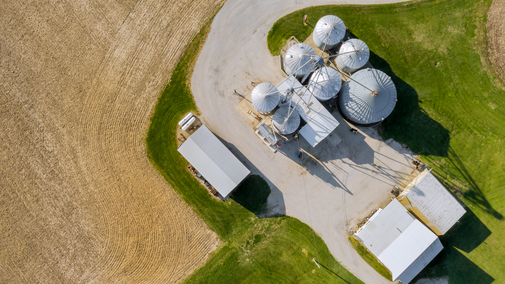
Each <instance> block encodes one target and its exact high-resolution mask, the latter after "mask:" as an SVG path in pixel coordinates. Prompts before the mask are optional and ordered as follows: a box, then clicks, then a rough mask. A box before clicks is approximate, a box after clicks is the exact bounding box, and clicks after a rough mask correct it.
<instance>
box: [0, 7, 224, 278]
mask: <svg viewBox="0 0 505 284" xmlns="http://www.w3.org/2000/svg"><path fill="white" fill-rule="evenodd" d="M222 2H223V0H212V1H204V0H197V1H191V0H182V1H174V0H172V1H158V0H145V1H134V0H131V1H119V2H117V1H108V0H89V1H84V0H76V1H75V0H74V1H69V0H66V1H58V2H55V1H47V0H42V1H2V4H1V7H2V8H1V9H0V125H1V126H2V131H0V188H1V190H0V283H79V282H99V283H140V282H143V283H167V282H170V283H171V282H177V281H178V280H180V279H181V278H182V277H184V276H185V275H187V274H188V273H191V272H192V271H193V270H194V269H195V268H196V267H197V266H198V265H200V264H201V263H202V262H203V261H204V260H205V259H206V258H207V256H208V255H209V253H210V252H211V251H213V250H214V248H215V247H216V245H217V242H218V240H217V237H216V235H215V234H214V233H213V232H212V231H210V230H209V229H208V228H207V226H206V225H205V224H204V223H203V221H202V220H201V219H199V218H198V216H197V215H196V214H195V213H194V212H193V210H192V209H191V208H190V207H189V206H188V205H187V204H186V203H184V201H183V200H182V199H181V198H180V197H179V196H178V195H177V193H175V192H174V191H173V190H172V189H171V188H170V187H169V186H168V185H167V183H166V181H165V180H164V179H163V177H161V176H160V175H159V174H158V173H157V172H156V170H154V169H153V167H152V166H151V165H150V162H149V160H148V159H147V157H146V146H145V142H144V141H145V135H146V132H147V128H148V125H149V118H150V113H151V110H152V109H153V107H154V105H155V104H156V101H157V98H158V96H159V94H160V92H161V90H162V89H163V86H164V84H165V83H166V82H167V81H168V79H169V78H170V74H171V72H172V70H173V69H174V67H175V65H176V63H177V61H178V60H179V58H180V57H181V56H182V53H183V51H184V49H185V47H186V46H187V45H188V44H189V42H190V41H191V39H192V37H193V36H194V35H195V34H196V33H197V32H198V31H199V29H200V27H201V26H202V25H203V23H204V22H205V21H206V20H207V19H208V18H209V17H210V16H211V15H212V14H213V12H214V11H215V10H216V9H217V8H218V7H219V5H221V4H222ZM174 139H175V138H174Z"/></svg>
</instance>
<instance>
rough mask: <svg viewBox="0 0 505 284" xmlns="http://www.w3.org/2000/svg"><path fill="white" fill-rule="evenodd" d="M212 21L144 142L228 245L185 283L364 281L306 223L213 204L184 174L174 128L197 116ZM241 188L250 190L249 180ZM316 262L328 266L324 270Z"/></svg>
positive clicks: (181, 66) (181, 63)
mask: <svg viewBox="0 0 505 284" xmlns="http://www.w3.org/2000/svg"><path fill="white" fill-rule="evenodd" d="M211 23H212V19H211V20H210V21H209V22H208V23H206V24H205V25H204V26H203V27H202V29H201V31H200V32H199V33H198V34H197V35H196V37H195V38H194V40H193V41H192V42H191V44H190V45H189V46H188V48H187V50H186V52H185V54H184V56H183V57H182V59H181V60H180V61H179V63H178V64H177V67H176V68H175V69H174V72H173V74H172V77H171V79H170V82H169V83H168V84H167V86H166V87H165V89H164V91H163V92H162V94H161V96H160V98H159V100H158V103H157V105H156V107H155V109H154V113H153V116H152V118H151V124H150V127H149V130H148V134H147V138H146V144H147V155H148V157H149V159H150V160H151V162H152V163H153V165H154V167H155V168H156V169H157V170H158V171H159V172H160V173H161V174H162V175H163V177H164V178H165V179H166V180H167V182H168V183H169V184H170V185H171V186H172V188H173V189H174V190H175V191H176V192H177V193H178V194H179V195H180V196H181V197H182V198H183V199H184V200H185V201H186V202H187V203H188V204H189V205H190V206H192V208H193V209H194V210H195V211H196V213H197V214H198V215H199V216H200V217H201V218H202V219H203V220H204V221H205V223H206V224H207V225H208V226H209V228H210V229H212V230H213V231H214V232H216V233H217V234H218V235H219V237H220V238H221V240H222V241H224V244H223V245H222V246H221V247H220V248H219V249H218V251H216V252H214V254H213V255H212V256H211V257H210V259H209V260H208V261H207V263H206V264H205V265H204V266H203V267H201V268H200V269H199V270H197V271H196V272H195V273H194V274H193V275H192V276H190V278H189V279H187V282H190V283H202V282H204V283H243V282H250V283H297V282H298V283H302V282H303V283H325V282H331V283H362V282H361V281H360V280H359V279H357V278H356V277H355V276H354V275H352V274H351V273H350V272H348V271H347V270H346V269H345V268H344V267H342V266H341V265H340V264H339V263H338V262H337V261H336V260H335V258H334V257H333V256H332V255H331V253H330V252H329V250H328V248H327V246H326V244H325V243H324V242H323V240H322V239H321V238H320V237H319V236H317V235H316V234H315V233H314V232H313V230H312V229H311V228H310V227H309V226H307V225H306V224H304V223H302V222H300V221H299V220H297V219H295V218H291V217H278V218H267V219H258V218H257V217H256V216H255V215H254V214H253V213H252V212H250V211H249V210H247V209H245V208H244V207H242V206H241V205H239V204H238V203H237V202H235V201H234V200H232V199H231V198H230V199H228V200H227V201H226V202H223V201H218V200H215V199H214V198H212V197H211V196H210V194H209V193H208V191H207V190H206V189H205V188H204V187H203V186H202V185H201V184H200V183H199V182H198V181H197V180H196V179H195V178H194V177H193V176H192V175H191V174H190V173H189V172H188V171H187V170H186V165H187V162H186V160H184V158H183V157H182V156H181V155H180V154H179V153H178V152H177V143H176V132H175V130H176V127H177V123H178V121H179V120H180V119H181V118H182V117H183V116H184V115H185V114H186V113H188V112H189V111H192V112H194V113H198V110H197V108H196V105H195V102H194V100H193V96H192V94H191V88H190V86H189V82H190V79H191V75H192V71H193V68H194V64H195V62H196V59H197V57H198V54H199V51H200V50H201V48H202V47H203V44H204V42H205V39H206V36H207V34H208V32H209V30H210V25H211ZM249 179H251V178H249ZM251 182H256V183H257V182H258V181H257V180H256V181H255V180H254V179H252V181H251ZM243 187H244V188H248V187H250V185H249V181H248V180H246V181H245V182H244V185H243ZM241 188H242V187H241ZM241 188H239V189H238V190H240V189H241ZM255 208H256V207H255ZM315 246H317V253H316V250H315ZM312 258H316V259H317V260H318V261H319V263H320V264H322V265H324V266H323V267H322V269H323V270H319V269H318V268H317V266H316V265H315V263H314V262H312Z"/></svg>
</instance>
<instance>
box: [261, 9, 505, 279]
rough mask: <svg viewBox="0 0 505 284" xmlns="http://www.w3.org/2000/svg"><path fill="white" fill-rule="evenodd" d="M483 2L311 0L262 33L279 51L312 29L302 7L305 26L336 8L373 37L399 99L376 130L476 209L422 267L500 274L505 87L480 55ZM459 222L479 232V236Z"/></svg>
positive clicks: (357, 31)
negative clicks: (333, 1)
mask: <svg viewBox="0 0 505 284" xmlns="http://www.w3.org/2000/svg"><path fill="white" fill-rule="evenodd" d="M490 5H491V0H482V1H477V0H435V1H414V2H408V3H400V4H391V5H380V6H319V7H311V8H308V9H304V10H300V11H296V12H294V13H292V14H289V15H287V16H285V17H283V18H282V19H280V20H279V21H278V22H276V23H275V24H274V26H273V28H272V30H271V31H270V33H269V34H268V47H269V49H270V51H271V53H272V54H278V50H279V48H280V46H281V45H282V44H283V42H284V40H285V39H287V38H288V37H290V36H296V37H297V38H298V39H300V40H303V39H305V38H306V37H308V36H309V35H310V32H311V30H312V28H311V27H310V26H303V24H302V17H303V15H304V14H307V15H308V19H309V21H308V22H309V24H310V25H312V26H314V25H315V24H316V22H317V20H318V19H319V18H320V17H322V16H324V15H327V14H333V15H336V16H338V17H340V18H341V19H342V20H343V21H344V23H345V24H346V26H347V27H348V28H349V30H350V31H351V32H352V33H353V34H354V35H355V36H356V37H358V38H360V39H362V40H363V41H365V42H366V43H367V45H368V46H369V47H370V50H371V51H372V55H371V59H370V61H371V63H372V65H373V66H374V67H376V68H378V69H381V70H383V71H385V72H386V73H388V74H389V75H390V76H391V77H392V79H393V81H394V83H395V85H396V87H397V90H398V103H397V105H396V108H395V110H394V111H393V113H392V114H391V115H390V116H389V117H388V118H387V119H386V120H385V122H384V123H383V124H382V125H381V128H380V131H381V132H382V135H383V138H384V139H389V138H394V139H395V140H396V141H398V142H401V143H404V144H406V145H408V146H409V147H410V149H412V150H413V151H414V152H415V153H417V154H419V155H421V158H422V160H423V161H425V162H426V163H427V164H428V165H430V166H432V167H433V168H434V173H435V174H436V175H437V177H438V178H439V179H440V180H441V181H443V182H444V183H445V185H446V186H447V187H448V188H449V189H450V190H452V191H453V192H454V193H455V194H456V195H457V196H458V197H460V199H461V200H462V201H463V202H464V203H465V204H466V205H467V206H468V208H467V210H468V211H470V212H469V213H468V214H469V215H470V216H473V217H465V218H464V219H462V220H461V221H460V225H459V227H458V228H459V229H458V228H454V229H453V230H452V231H451V232H450V234H449V235H447V236H444V237H443V238H441V239H442V242H443V244H444V246H445V249H444V251H443V252H442V253H441V254H440V255H439V256H438V257H437V258H436V259H435V260H434V261H433V262H432V263H431V264H430V265H429V266H428V267H427V268H426V269H425V270H424V271H423V272H422V273H421V274H420V276H419V277H444V276H448V277H450V282H451V283H490V282H492V281H493V279H494V280H495V281H496V282H499V283H502V282H505V269H503V267H505V245H504V243H505V242H504V241H505V224H504V220H503V214H504V213H505V151H504V150H503V149H504V140H505V123H504V121H505V92H504V90H502V89H501V88H500V86H499V82H498V80H497V77H496V73H495V71H494V69H493V68H492V67H491V66H490V64H489V62H488V60H487V58H486V45H485V44H486V43H485V40H486V39H485V23H486V15H487V11H488V9H489V6H490ZM465 227H470V228H476V229H479V230H482V231H483V232H484V233H483V234H481V236H480V237H479V238H478V242H476V241H475V239H474V237H475V233H474V232H471V231H469V230H464V229H462V228H465ZM453 231H456V232H458V234H454V233H453ZM456 272H457V273H456Z"/></svg>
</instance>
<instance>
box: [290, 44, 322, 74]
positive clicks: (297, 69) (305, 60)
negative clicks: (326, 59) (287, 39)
mask: <svg viewBox="0 0 505 284" xmlns="http://www.w3.org/2000/svg"><path fill="white" fill-rule="evenodd" d="M315 56H316V52H315V51H314V49H313V48H312V47H311V46H310V45H308V44H306V43H297V44H293V45H292V46H291V47H290V48H289V49H288V51H287V52H286V56H285V57H284V71H285V72H286V74H288V75H291V74H293V75H294V76H295V77H297V78H302V77H303V76H305V75H307V74H310V72H312V70H313V69H314V62H313V60H312V58H313V57H315Z"/></svg>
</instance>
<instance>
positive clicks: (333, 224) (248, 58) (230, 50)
mask: <svg viewBox="0 0 505 284" xmlns="http://www.w3.org/2000/svg"><path fill="white" fill-rule="evenodd" d="M381 2H391V1H387V0H386V1H357V2H353V3H355V4H358V3H360V4H375V3H381ZM339 3H345V1H328V0H310V1H309V0H298V1H289V0H275V1H263V0H252V1H238V0H230V1H228V2H227V3H226V4H225V6H224V7H223V8H222V9H221V11H220V12H219V13H218V14H217V16H216V18H215V19H214V22H213V24H212V27H211V31H210V34H209V37H208V39H207V41H206V43H205V46H204V47H203V50H202V52H201V54H200V57H199V58H198V61H197V63H196V66H195V70H194V73H193V78H192V80H191V88H192V91H193V95H194V97H195V100H196V103H197V105H198V107H199V108H200V110H201V111H202V114H203V117H202V118H203V120H204V122H205V123H206V124H207V125H208V126H209V128H210V129H211V130H212V131H213V132H214V133H216V134H217V135H218V136H220V137H221V138H222V139H223V140H225V141H226V142H227V143H228V146H229V147H230V148H231V150H232V151H233V152H234V153H235V154H237V156H238V157H239V159H241V160H242V161H244V163H245V164H246V166H247V167H248V168H249V169H251V171H252V172H253V173H254V174H260V175H262V176H263V177H264V178H265V179H266V180H267V182H268V183H269V185H270V186H271V188H272V194H271V195H270V196H269V199H268V206H269V210H270V212H269V213H270V214H272V215H275V214H287V215H290V216H294V217H296V218H298V219H299V220H301V221H302V222H305V223H306V224H308V225H310V226H311V227H312V228H313V229H314V230H315V231H316V232H317V233H318V234H319V235H320V236H321V237H322V238H323V240H324V241H325V242H326V244H327V245H328V247H329V249H330V251H331V253H332V254H333V255H334V256H335V257H336V259H337V260H339V261H340V262H341V263H342V264H343V265H345V266H346V267H347V268H348V269H349V270H350V271H351V272H352V273H353V274H354V275H356V276H357V277H359V278H360V279H362V280H363V281H365V282H366V283H374V284H376V283H390V282H389V281H387V280H386V279H385V278H383V277H382V276H381V275H379V274H378V273H377V272H375V271H374V270H373V269H372V268H371V267H370V266H369V265H368V264H366V263H365V262H364V261H363V260H362V259H361V258H360V257H359V255H358V254H357V253H356V252H355V250H354V249H353V248H352V247H351V245H350V243H349V241H348V240H347V237H346V236H347V235H348V234H349V232H350V229H351V228H352V227H353V226H354V225H355V224H356V223H357V221H358V220H359V219H360V218H363V217H365V216H366V215H367V214H368V213H370V211H371V210H373V209H375V208H377V207H378V206H384V205H385V204H387V202H389V198H390V197H391V196H392V195H391V194H390V191H391V190H392V188H393V186H394V185H399V186H402V185H406V184H408V182H410V181H411V179H412V178H413V176H412V171H413V169H412V166H411V165H412V164H411V161H412V153H410V152H409V151H408V150H405V149H402V147H401V145H399V144H398V143H396V142H394V141H382V140H381V139H380V137H379V135H378V134H377V133H376V132H375V131H374V130H373V129H362V130H361V131H360V133H359V134H357V135H356V134H352V133H351V132H350V131H349V126H348V125H347V124H346V122H345V121H343V120H342V119H341V117H339V115H338V114H337V113H334V115H335V116H336V117H337V119H338V120H339V122H340V123H341V125H340V126H338V127H337V129H336V132H337V133H338V134H339V135H340V136H342V137H343V140H344V142H342V144H340V145H339V146H338V148H337V149H335V148H331V147H332V146H331V147H330V146H329V143H327V142H325V141H323V142H322V143H321V144H320V145H318V146H316V147H315V148H312V149H309V147H308V146H309V145H308V143H307V142H306V141H305V140H304V139H303V138H300V142H299V143H300V144H299V145H298V144H297V142H292V143H290V144H287V145H286V146H285V147H284V148H283V149H282V150H281V151H280V152H278V153H275V154H274V153H272V152H271V151H270V150H268V149H267V147H266V146H265V145H264V144H263V143H261V141H260V140H259V139H258V138H257V137H256V136H255V135H254V133H253V131H252V129H251V128H250V127H249V125H248V123H247V122H246V121H245V120H244V119H243V118H242V116H241V115H240V114H239V112H238V111H237V109H236V108H235V107H236V105H237V103H238V102H239V97H238V96H236V95H234V94H233V93H234V90H235V89H236V90H237V92H239V93H241V94H243V95H247V93H248V92H250V91H251V90H252V87H251V82H252V81H254V82H257V81H270V82H273V83H274V84H278V83H280V82H281V80H282V79H283V76H282V73H281V70H280V64H279V58H278V57H272V56H271V55H270V53H269V51H268V49H267V45H266V37H267V34H268V31H269V29H270V28H271V27H272V25H273V24H274V22H275V21H276V20H277V19H279V18H280V17H282V16H284V15H286V14H288V13H290V12H293V11H295V10H298V9H301V8H304V7H307V6H312V5H323V4H339ZM317 20H318V19H309V22H310V23H312V24H314V23H315V22H316V21H317ZM300 40H303V39H300ZM298 147H303V148H304V149H309V151H310V152H311V153H312V154H313V155H314V156H317V157H318V158H319V159H320V160H321V161H322V163H323V165H324V166H321V165H318V164H315V163H311V162H310V161H307V162H306V163H305V164H304V166H303V167H302V166H301V165H300V164H299V163H298V160H297V158H296V157H295V153H296V151H297V148H298ZM374 164H376V165H379V167H377V168H376V167H375V166H374ZM308 237H310V236H308ZM300 249H302V248H300ZM314 268H315V269H317V267H315V266H314Z"/></svg>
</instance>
